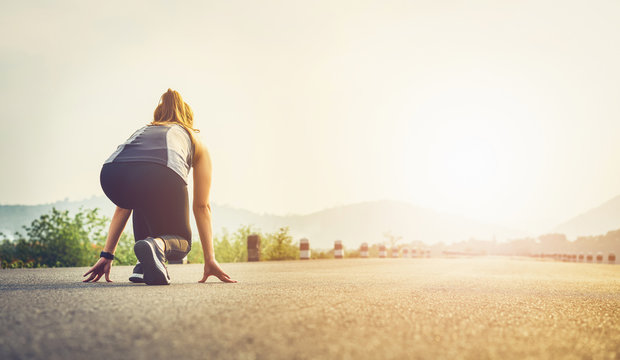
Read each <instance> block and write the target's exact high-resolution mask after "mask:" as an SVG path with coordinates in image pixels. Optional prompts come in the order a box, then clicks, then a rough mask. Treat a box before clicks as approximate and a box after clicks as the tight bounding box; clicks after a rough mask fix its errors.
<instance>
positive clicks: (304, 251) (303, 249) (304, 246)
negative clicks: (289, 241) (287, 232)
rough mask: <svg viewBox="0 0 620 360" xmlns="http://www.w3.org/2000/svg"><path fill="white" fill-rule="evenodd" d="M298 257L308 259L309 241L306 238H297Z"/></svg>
mask: <svg viewBox="0 0 620 360" xmlns="http://www.w3.org/2000/svg"><path fill="white" fill-rule="evenodd" d="M299 259H300V260H309V259H310V241H309V240H308V239H306V238H303V239H301V240H299Z"/></svg>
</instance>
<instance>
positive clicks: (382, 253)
mask: <svg viewBox="0 0 620 360" xmlns="http://www.w3.org/2000/svg"><path fill="white" fill-rule="evenodd" d="M386 255H387V252H386V251H385V245H383V244H381V245H379V257H380V258H385V257H386Z"/></svg>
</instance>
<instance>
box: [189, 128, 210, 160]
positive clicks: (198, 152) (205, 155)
mask: <svg viewBox="0 0 620 360" xmlns="http://www.w3.org/2000/svg"><path fill="white" fill-rule="evenodd" d="M193 137H194V165H196V164H197V163H198V162H203V161H207V162H211V159H210V157H209V151H208V150H207V147H206V146H205V144H204V142H203V141H202V139H201V138H200V136H198V134H196V133H194V134H193Z"/></svg>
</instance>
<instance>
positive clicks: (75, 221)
mask: <svg viewBox="0 0 620 360" xmlns="http://www.w3.org/2000/svg"><path fill="white" fill-rule="evenodd" d="M98 212H99V209H86V210H84V209H80V210H79V211H78V212H77V213H76V214H75V215H74V216H69V212H68V211H60V210H57V209H56V208H52V210H51V212H50V213H48V214H43V215H41V216H40V217H39V218H38V219H35V220H34V221H33V222H32V223H31V224H30V225H28V226H24V230H25V234H22V233H19V232H16V233H15V236H14V239H13V240H9V239H8V238H7V237H6V236H5V235H4V234H0V237H2V242H1V245H0V263H1V264H2V267H3V268H22V267H27V268H32V267H62V266H91V265H92V264H94V263H95V262H96V261H97V259H98V258H99V253H100V252H101V250H102V249H103V246H104V244H105V240H106V235H107V231H106V230H107V226H108V224H109V219H108V218H106V217H105V216H101V215H99V214H98ZM133 243H134V241H133V236H130V235H127V234H125V233H123V234H122V235H121V237H120V239H119V243H118V246H117V249H116V252H115V257H116V260H115V264H118V265H131V264H135V262H136V257H135V255H134V253H133Z"/></svg>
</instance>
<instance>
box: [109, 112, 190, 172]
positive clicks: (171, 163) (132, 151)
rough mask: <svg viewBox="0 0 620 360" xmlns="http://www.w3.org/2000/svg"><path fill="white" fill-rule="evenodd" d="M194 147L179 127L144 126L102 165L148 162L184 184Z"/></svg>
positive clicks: (185, 132) (186, 133)
mask: <svg viewBox="0 0 620 360" xmlns="http://www.w3.org/2000/svg"><path fill="white" fill-rule="evenodd" d="M193 156H194V147H193V144H192V140H191V138H190V136H189V133H188V132H187V130H185V128H184V127H183V126H181V125H177V124H170V125H147V126H144V127H142V128H140V129H138V130H137V131H136V132H135V133H133V135H131V136H130V137H129V139H127V141H125V142H124V143H123V144H121V145H119V146H118V148H117V149H116V151H115V152H114V153H113V154H112V155H110V157H109V158H108V159H107V160H106V161H105V163H104V164H108V163H118V162H152V163H156V164H161V165H164V166H167V167H168V168H170V169H172V170H173V171H174V172H175V173H177V174H178V175H179V176H180V177H181V178H182V179H183V181H184V182H185V184H187V176H188V175H189V169H190V168H191V167H192V159H193Z"/></svg>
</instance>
